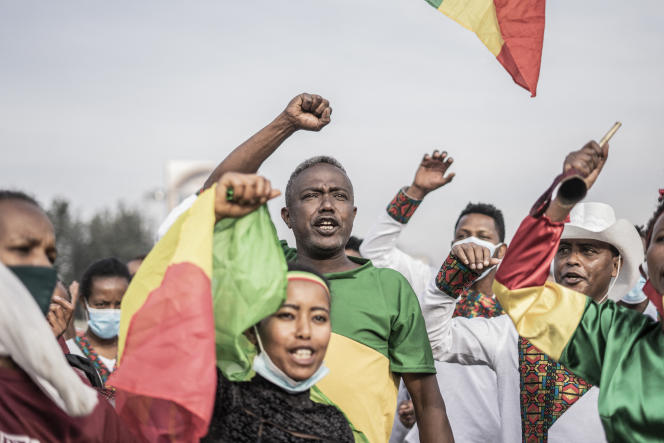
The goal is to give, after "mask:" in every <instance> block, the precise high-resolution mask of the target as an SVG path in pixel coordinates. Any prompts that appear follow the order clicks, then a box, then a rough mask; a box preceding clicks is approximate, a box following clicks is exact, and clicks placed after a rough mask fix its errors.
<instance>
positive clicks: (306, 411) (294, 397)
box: [203, 265, 354, 442]
mask: <svg viewBox="0 0 664 443" xmlns="http://www.w3.org/2000/svg"><path fill="white" fill-rule="evenodd" d="M287 278H288V287H287V295H286V300H285V301H284V303H283V304H282V305H281V307H280V308H279V309H278V310H277V312H275V313H274V314H272V315H270V316H269V317H267V318H265V319H264V320H262V321H261V322H259V323H258V325H256V326H255V327H254V328H253V329H252V330H250V331H249V332H248V335H249V338H250V340H251V341H252V342H254V343H256V344H257V345H258V347H259V349H260V353H259V354H258V355H257V356H256V357H255V358H254V362H253V366H252V368H253V370H254V371H255V372H256V375H255V376H254V377H253V378H252V379H251V380H250V381H248V382H231V381H229V380H228V379H227V378H226V377H224V375H223V374H222V372H221V371H220V370H219V369H218V370H217V375H218V380H219V382H218V385H217V396H216V401H215V407H214V412H213V415H212V421H211V423H210V430H209V432H208V435H207V436H206V437H205V438H204V439H203V441H204V442H213V441H214V442H256V441H265V442H312V441H330V442H332V441H334V442H352V441H354V439H353V434H352V432H351V429H350V426H349V425H348V421H347V420H346V418H345V417H344V415H343V414H342V413H341V411H339V410H338V409H337V408H336V407H335V406H332V405H325V404H320V403H316V402H314V401H312V400H311V399H310V395H311V393H310V388H311V387H312V386H313V385H314V384H315V383H317V382H318V381H319V380H320V379H321V378H323V377H324V376H325V375H326V374H327V372H328V370H327V368H326V367H325V365H324V364H323V358H324V357H325V351H326V349H327V345H328V342H329V341H330V334H331V326H330V290H329V288H328V285H327V283H326V281H325V280H324V278H323V277H322V276H320V275H319V274H318V273H316V272H315V271H312V270H310V269H306V268H303V267H296V266H294V265H290V266H289V271H288V277H287Z"/></svg>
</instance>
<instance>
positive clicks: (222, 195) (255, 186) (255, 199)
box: [214, 172, 281, 221]
mask: <svg viewBox="0 0 664 443" xmlns="http://www.w3.org/2000/svg"><path fill="white" fill-rule="evenodd" d="M215 192H216V194H215V201H214V212H215V215H216V218H217V221H219V220H221V219H222V218H227V217H230V218H237V217H242V216H244V215H247V214H249V213H250V212H251V211H254V210H255V209H257V208H258V207H259V206H261V205H262V204H264V203H265V202H267V201H268V200H271V199H273V198H275V197H277V196H279V195H280V194H281V192H279V191H278V190H277V189H272V185H271V184H270V180H268V179H266V178H265V177H262V176H260V175H256V174H240V173H238V172H227V173H225V174H224V175H222V176H221V178H220V179H219V181H218V182H217V189H216V191H215Z"/></svg>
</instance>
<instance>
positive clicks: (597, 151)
mask: <svg viewBox="0 0 664 443" xmlns="http://www.w3.org/2000/svg"><path fill="white" fill-rule="evenodd" d="M608 156H609V145H608V143H605V144H604V146H602V147H601V146H600V145H598V144H597V142H595V141H589V142H588V143H586V145H585V146H584V147H583V148H581V149H579V150H578V151H574V152H570V153H569V154H567V157H566V158H565V163H564V164H563V172H568V171H569V170H571V169H574V170H576V171H577V172H578V173H579V175H580V176H581V177H582V178H583V181H584V182H585V183H586V189H590V188H591V187H592V185H593V184H594V183H595V180H597V177H598V176H599V173H600V172H601V171H602V168H603V167H604V164H605V163H606V159H607V157H608Z"/></svg>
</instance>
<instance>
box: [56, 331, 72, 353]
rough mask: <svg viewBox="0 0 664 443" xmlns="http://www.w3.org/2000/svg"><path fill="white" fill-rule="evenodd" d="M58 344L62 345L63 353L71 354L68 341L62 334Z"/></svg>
mask: <svg viewBox="0 0 664 443" xmlns="http://www.w3.org/2000/svg"><path fill="white" fill-rule="evenodd" d="M58 344H59V345H60V349H62V353H63V354H69V353H70V352H69V346H67V342H66V341H65V338H64V337H63V336H62V335H61V336H60V337H58Z"/></svg>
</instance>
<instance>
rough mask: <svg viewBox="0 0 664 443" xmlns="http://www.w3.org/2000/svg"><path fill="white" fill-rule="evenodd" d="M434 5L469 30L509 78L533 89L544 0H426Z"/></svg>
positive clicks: (535, 88) (529, 89)
mask: <svg viewBox="0 0 664 443" xmlns="http://www.w3.org/2000/svg"><path fill="white" fill-rule="evenodd" d="M426 1H427V3H429V4H430V5H431V6H433V7H434V8H436V9H438V10H439V11H440V12H442V13H443V14H445V15H447V16H448V17H450V18H451V19H452V20H454V21H456V22H457V23H459V24H460V25H461V26H463V27H464V28H466V29H469V30H471V31H473V32H474V33H475V34H477V36H478V37H479V39H480V40H481V41H482V43H484V45H485V46H486V47H487V48H488V49H489V51H491V53H492V54H493V55H494V56H495V57H496V58H497V59H498V61H499V62H500V64H502V65H503V67H504V68H505V69H506V70H507V72H509V74H510V75H511V76H512V79H514V81H515V82H516V83H517V84H518V85H519V86H521V87H523V88H525V89H527V90H528V91H530V93H531V95H532V96H533V97H534V96H535V94H536V92H537V81H538V79H539V72H540V62H541V59H542V42H543V40H544V9H545V0H426Z"/></svg>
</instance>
